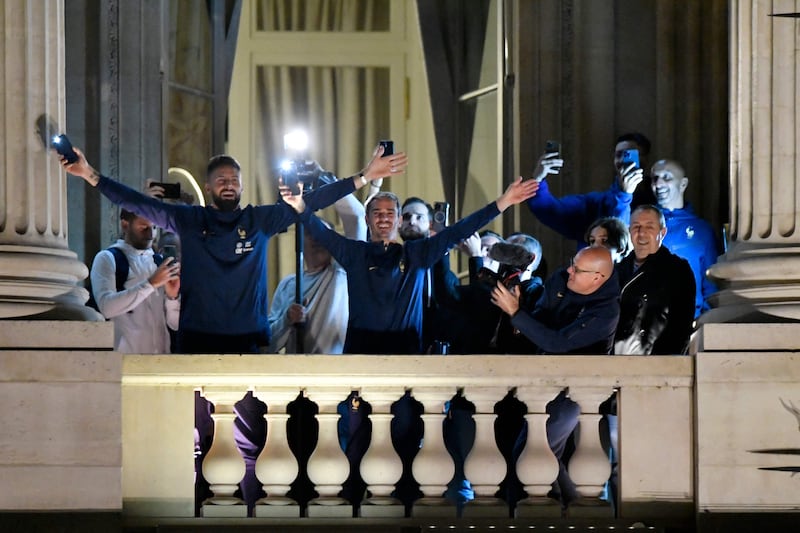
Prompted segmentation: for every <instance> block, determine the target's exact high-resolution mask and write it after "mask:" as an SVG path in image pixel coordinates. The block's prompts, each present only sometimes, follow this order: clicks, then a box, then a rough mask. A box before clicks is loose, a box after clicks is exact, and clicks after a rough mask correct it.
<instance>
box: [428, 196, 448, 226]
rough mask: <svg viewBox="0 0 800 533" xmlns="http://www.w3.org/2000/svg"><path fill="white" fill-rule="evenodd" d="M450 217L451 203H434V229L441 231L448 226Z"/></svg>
mask: <svg viewBox="0 0 800 533" xmlns="http://www.w3.org/2000/svg"><path fill="white" fill-rule="evenodd" d="M449 218H450V204H448V203H447V202H436V203H434V204H433V224H432V225H431V229H432V230H433V231H435V232H436V233H439V232H441V231H442V230H443V229H444V228H446V227H447V220H448V219H449Z"/></svg>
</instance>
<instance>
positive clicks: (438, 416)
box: [411, 388, 455, 517]
mask: <svg viewBox="0 0 800 533" xmlns="http://www.w3.org/2000/svg"><path fill="white" fill-rule="evenodd" d="M454 392H455V391H453V390H451V389H445V388H441V389H427V388H426V389H415V390H414V394H413V396H414V399H416V400H417V401H418V402H420V403H421V404H422V405H423V408H424V413H423V414H422V422H423V424H424V431H425V436H424V438H423V441H422V449H420V451H419V453H418V454H417V456H416V457H415V458H414V464H413V465H412V468H411V472H412V474H413V475H414V479H416V480H417V483H419V484H420V487H419V488H420V490H421V491H422V494H423V497H422V498H420V499H419V500H417V501H416V502H414V509H413V511H412V516H415V517H438V516H446V517H452V516H455V507H454V506H452V505H450V503H449V502H448V501H447V500H446V499H445V498H444V496H443V494H444V492H445V490H447V484H448V483H449V482H450V480H451V479H452V478H453V473H454V472H455V466H454V465H453V458H452V457H451V456H450V453H449V452H448V451H447V448H446V446H445V444H444V435H443V433H442V423H443V422H444V413H443V412H444V404H445V402H446V401H448V400H449V399H450V398H451V397H452V396H453V394H454Z"/></svg>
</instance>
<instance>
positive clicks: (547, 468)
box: [515, 387, 561, 517]
mask: <svg viewBox="0 0 800 533" xmlns="http://www.w3.org/2000/svg"><path fill="white" fill-rule="evenodd" d="M560 390H561V387H521V388H519V389H517V398H519V399H520V401H522V402H524V403H525V405H527V406H528V414H526V415H525V420H526V422H527V423H528V438H527V439H526V441H525V448H524V449H523V450H522V454H520V456H519V459H518V460H517V477H519V480H520V481H521V482H522V483H523V485H524V488H525V492H527V493H528V498H527V499H525V500H522V501H520V502H517V507H516V510H515V512H516V516H518V517H530V516H552V517H556V516H560V515H561V505H559V504H558V503H557V502H555V501H554V500H552V499H550V498H548V497H547V493H548V492H550V489H551V488H552V484H553V482H554V481H555V480H556V478H557V477H558V460H557V459H556V457H555V455H553V451H552V450H551V449H550V444H549V442H548V440H547V419H548V418H549V416H550V415H548V414H547V413H546V412H545V409H546V406H547V403H548V402H550V400H552V399H553V398H555V397H556V395H557V394H558V393H559V391H560Z"/></svg>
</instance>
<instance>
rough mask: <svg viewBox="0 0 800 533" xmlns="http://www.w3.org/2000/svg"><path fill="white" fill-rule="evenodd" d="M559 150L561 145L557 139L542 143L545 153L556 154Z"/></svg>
mask: <svg viewBox="0 0 800 533" xmlns="http://www.w3.org/2000/svg"><path fill="white" fill-rule="evenodd" d="M559 151H561V146H560V145H559V143H558V141H547V142H546V143H545V145H544V153H546V154H557V153H558V152H559Z"/></svg>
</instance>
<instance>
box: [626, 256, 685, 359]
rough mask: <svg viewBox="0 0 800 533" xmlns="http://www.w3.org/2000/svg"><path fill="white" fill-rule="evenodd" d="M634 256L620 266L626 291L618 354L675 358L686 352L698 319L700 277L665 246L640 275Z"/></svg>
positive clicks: (645, 265)
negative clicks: (697, 284)
mask: <svg viewBox="0 0 800 533" xmlns="http://www.w3.org/2000/svg"><path fill="white" fill-rule="evenodd" d="M634 259H635V258H634V254H629V255H628V257H626V258H625V259H623V260H622V262H620V264H619V265H617V271H618V273H619V277H620V285H621V286H622V292H621V294H620V306H621V310H620V318H619V325H618V326H617V334H616V335H615V337H614V345H615V346H614V353H617V354H623V355H650V354H654V355H670V354H682V353H685V352H686V349H687V347H688V344H689V336H690V335H691V333H692V323H693V321H694V296H695V282H694V274H692V269H691V267H690V266H689V263H687V262H686V260H685V259H682V258H680V257H678V256H677V255H675V254H673V253H672V252H670V251H669V250H667V249H666V248H665V247H663V246H662V247H661V248H659V249H658V251H657V252H656V253H654V254H652V255H650V256H649V257H648V258H647V259H646V260H645V262H644V263H643V264H642V266H640V267H639V269H638V270H637V271H636V272H634Z"/></svg>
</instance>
